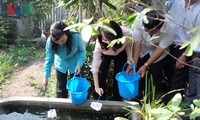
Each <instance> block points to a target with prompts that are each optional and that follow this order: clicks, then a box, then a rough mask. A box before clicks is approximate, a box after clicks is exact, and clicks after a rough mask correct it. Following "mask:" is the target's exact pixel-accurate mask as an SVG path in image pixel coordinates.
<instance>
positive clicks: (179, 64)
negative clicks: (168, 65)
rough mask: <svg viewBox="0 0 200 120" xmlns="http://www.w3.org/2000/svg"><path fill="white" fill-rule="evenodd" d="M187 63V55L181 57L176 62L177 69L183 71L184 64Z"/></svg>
mask: <svg viewBox="0 0 200 120" xmlns="http://www.w3.org/2000/svg"><path fill="white" fill-rule="evenodd" d="M186 62H187V57H186V56H185V55H181V56H180V57H179V58H178V60H177V61H176V69H181V68H183V67H185V65H184V63H186Z"/></svg>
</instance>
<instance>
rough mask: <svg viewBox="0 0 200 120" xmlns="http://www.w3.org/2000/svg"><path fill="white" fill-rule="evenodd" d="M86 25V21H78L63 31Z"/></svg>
mask: <svg viewBox="0 0 200 120" xmlns="http://www.w3.org/2000/svg"><path fill="white" fill-rule="evenodd" d="M84 25H85V23H77V24H74V25H71V26H68V27H66V28H65V29H64V30H63V31H65V30H70V29H72V28H76V27H83V26H84Z"/></svg>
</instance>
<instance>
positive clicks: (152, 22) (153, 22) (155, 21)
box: [142, 10, 165, 29]
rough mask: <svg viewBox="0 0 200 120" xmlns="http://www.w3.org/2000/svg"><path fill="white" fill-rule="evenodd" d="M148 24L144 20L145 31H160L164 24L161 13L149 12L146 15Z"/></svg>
mask: <svg viewBox="0 0 200 120" xmlns="http://www.w3.org/2000/svg"><path fill="white" fill-rule="evenodd" d="M145 15H146V17H147V20H148V23H145V22H144V20H143V21H142V22H143V25H144V27H145V28H147V29H160V28H161V27H162V26H163V24H164V19H165V17H164V16H163V15H162V12H161V11H156V10H151V11H150V12H147V13H146V14H145Z"/></svg>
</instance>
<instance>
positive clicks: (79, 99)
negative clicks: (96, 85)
mask: <svg viewBox="0 0 200 120" xmlns="http://www.w3.org/2000/svg"><path fill="white" fill-rule="evenodd" d="M75 76H76V74H74V77H73V78H71V79H70V80H69V81H68V82H67V85H66V87H67V89H68V91H69V95H70V99H71V101H72V103H73V104H83V103H85V102H86V101H87V96H88V89H89V87H90V84H89V82H88V81H87V80H86V79H85V78H83V77H81V76H80V77H75Z"/></svg>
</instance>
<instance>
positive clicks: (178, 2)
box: [169, 0, 200, 45]
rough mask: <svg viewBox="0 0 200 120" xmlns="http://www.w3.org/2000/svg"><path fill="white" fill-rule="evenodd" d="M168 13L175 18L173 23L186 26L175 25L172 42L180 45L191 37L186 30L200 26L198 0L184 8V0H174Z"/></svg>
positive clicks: (199, 2)
mask: <svg viewBox="0 0 200 120" xmlns="http://www.w3.org/2000/svg"><path fill="white" fill-rule="evenodd" d="M169 14H170V15H171V16H172V17H173V19H174V20H175V23H178V24H180V25H183V26H185V27H186V28H183V27H181V26H180V25H176V28H175V35H174V37H173V44H176V45H181V44H182V43H184V42H187V41H189V40H190V38H191V36H192V35H191V34H188V31H189V30H191V29H193V28H195V27H199V26H200V0H197V2H196V3H194V4H193V5H191V6H189V7H188V9H186V8H185V0H175V1H174V2H173V4H172V7H171V9H170V11H169Z"/></svg>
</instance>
